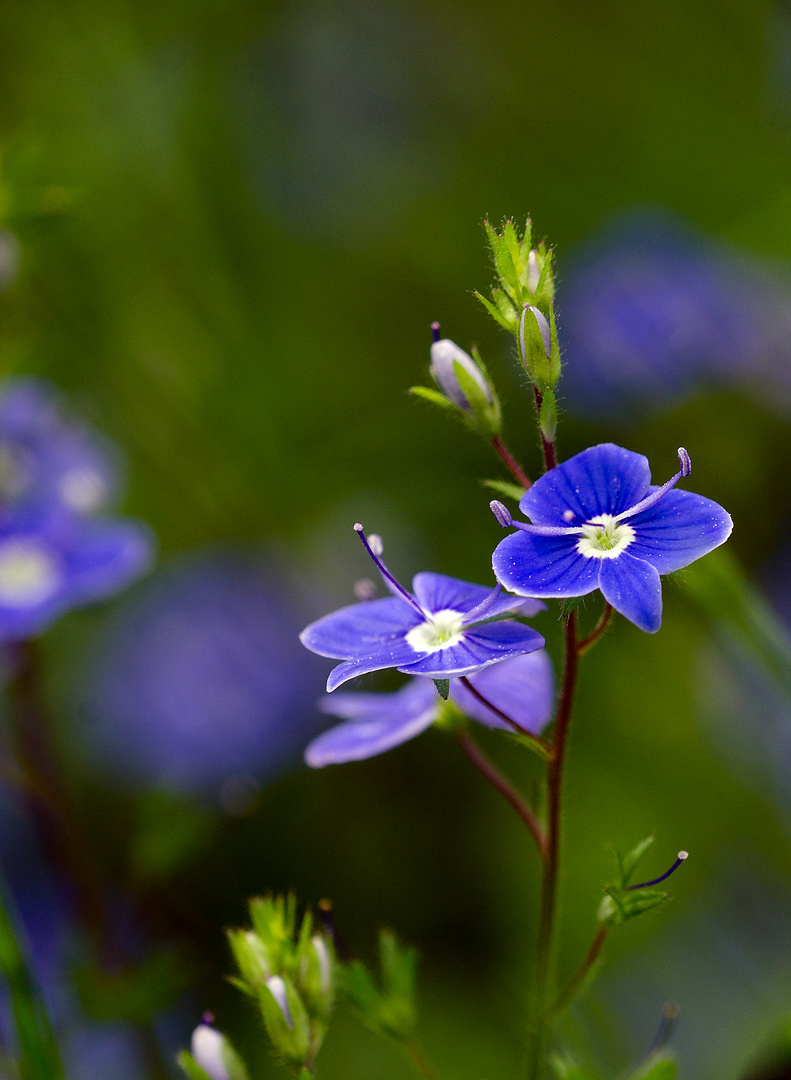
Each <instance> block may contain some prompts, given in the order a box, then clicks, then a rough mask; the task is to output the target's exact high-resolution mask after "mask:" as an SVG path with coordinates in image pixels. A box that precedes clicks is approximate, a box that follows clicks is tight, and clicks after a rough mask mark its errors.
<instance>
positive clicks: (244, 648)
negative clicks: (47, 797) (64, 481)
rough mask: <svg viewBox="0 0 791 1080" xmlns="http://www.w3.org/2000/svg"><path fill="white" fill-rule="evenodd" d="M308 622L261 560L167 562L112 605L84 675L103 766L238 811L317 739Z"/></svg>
mask: <svg viewBox="0 0 791 1080" xmlns="http://www.w3.org/2000/svg"><path fill="white" fill-rule="evenodd" d="M308 610H310V608H308ZM304 619H305V602H304V599H303V597H302V595H301V593H300V592H299V591H298V590H297V589H296V588H295V586H294V584H293V583H292V582H291V581H290V580H289V577H288V576H287V574H286V573H285V572H284V570H283V568H281V567H280V566H278V565H277V564H275V563H273V562H272V561H271V560H268V559H265V558H262V557H260V556H259V555H258V554H257V553H256V554H253V553H249V554H248V553H247V552H246V551H244V549H242V550H241V551H238V552H237V551H235V550H229V551H225V550H223V549H220V550H217V551H213V550H209V551H201V552H198V553H193V554H190V555H188V556H182V557H180V558H178V559H175V560H171V561H170V562H169V563H167V564H166V565H165V566H163V567H162V568H160V569H159V570H158V571H157V572H156V573H154V574H152V576H151V577H150V578H149V579H148V581H147V582H146V583H145V584H144V585H143V586H142V587H140V588H139V589H137V590H135V592H134V593H133V594H132V595H130V596H128V597H126V598H124V599H123V600H122V601H121V602H120V603H119V604H117V605H116V606H115V607H114V610H113V613H112V615H111V617H110V618H109V619H108V620H107V621H106V622H105V623H104V625H103V626H102V627H101V628H100V631H99V633H98V635H97V638H96V644H95V646H94V647H92V648H91V649H90V650H89V653H88V655H87V657H86V663H85V666H84V669H83V671H82V672H81V673H80V676H79V690H78V694H79V698H78V705H79V707H78V712H79V714H80V715H82V716H83V717H85V727H84V729H83V730H84V734H85V738H84V742H85V744H86V746H89V747H90V749H91V753H92V754H93V756H94V757H95V759H96V760H97V764H98V765H99V767H100V768H101V769H102V770H103V771H104V772H105V773H109V774H110V775H112V776H114V777H118V776H121V777H124V778H126V779H128V780H129V781H131V782H132V783H136V784H155V785H161V786H166V787H170V788H176V789H179V790H182V791H191V792H195V793H197V794H205V795H207V796H213V795H219V801H220V803H221V805H222V806H223V808H224V809H226V810H228V811H229V812H231V813H236V812H239V813H242V812H243V811H244V809H245V805H246V804H247V803H250V802H251V799H252V795H253V793H254V791H255V787H256V782H257V781H259V780H261V779H262V778H267V779H268V778H271V777H273V776H275V775H277V774H278V773H279V772H282V771H283V769H284V768H285V767H286V766H287V765H288V764H289V762H290V761H292V760H299V756H300V755H301V751H302V748H303V747H304V745H305V743H306V742H307V741H308V739H310V738H311V737H312V736H313V735H314V734H315V733H316V731H317V730H318V725H317V719H318V718H317V716H316V714H315V710H314V707H313V706H314V702H315V700H316V697H317V695H318V694H319V693H320V692H321V689H322V684H323V682H324V671H323V665H322V663H321V661H319V659H318V658H317V657H312V656H306V655H305V652H304V650H303V649H302V648H301V647H300V645H299V642H298V641H297V633H298V631H299V628H300V626H301V625H302V624H303V623H304ZM429 685H431V684H429Z"/></svg>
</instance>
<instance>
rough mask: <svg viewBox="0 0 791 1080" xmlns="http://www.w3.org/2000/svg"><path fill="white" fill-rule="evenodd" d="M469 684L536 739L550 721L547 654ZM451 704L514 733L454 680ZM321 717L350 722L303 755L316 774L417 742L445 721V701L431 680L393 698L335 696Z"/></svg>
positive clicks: (486, 672)
mask: <svg viewBox="0 0 791 1080" xmlns="http://www.w3.org/2000/svg"><path fill="white" fill-rule="evenodd" d="M470 683H471V684H472V685H473V686H474V687H475V689H476V690H477V691H478V693H479V694H481V695H482V696H483V697H484V698H486V700H487V701H489V702H491V703H492V704H493V705H495V706H496V707H497V708H498V709H499V710H500V711H501V712H504V713H505V714H506V715H507V716H510V717H511V718H512V719H513V720H514V721H515V723H516V724H518V725H519V727H521V728H522V729H523V730H524V731H528V732H530V734H532V735H538V734H539V733H540V732H541V731H542V730H543V728H544V727H545V726H546V725H547V724H548V723H549V720H550V718H551V715H552V705H553V700H554V688H553V678H552V665H551V663H550V660H549V657H548V656H547V654H546V652H545V651H544V650H541V651H540V652H534V653H530V654H529V655H527V656H517V657H515V658H514V659H513V660H506V661H505V662H504V663H502V664H496V665H494V666H493V667H488V668H484V669H483V671H479V672H478V674H477V675H473V676H472V677H471V678H470ZM450 700H451V701H452V702H453V704H454V705H455V706H456V707H457V708H458V709H460V710H461V712H463V713H465V715H467V716H469V717H470V718H471V719H473V720H477V721H478V722H479V723H480V724H485V725H486V726H487V727H496V728H505V729H506V730H507V731H510V730H511V728H510V727H509V725H508V724H506V723H505V721H504V720H501V719H500V717H499V716H497V714H496V713H494V712H492V710H491V709H490V708H488V707H487V706H486V705H484V704H483V703H482V702H481V701H480V699H479V698H476V697H475V695H474V694H473V693H472V692H471V691H470V690H469V689H468V688H467V687H466V686H465V685H464V683H463V682H461V681H460V680H458V679H456V680H454V681H453V682H452V683H451V684H450ZM319 708H320V709H321V710H322V712H326V713H329V714H330V715H331V716H340V717H342V718H343V719H345V720H346V721H347V722H346V723H345V724H338V725H337V726H336V727H333V728H330V730H329V731H325V732H324V734H323V735H319V737H318V738H317V739H314V740H313V742H312V743H310V745H309V746H308V748H307V749H306V750H305V761H306V762H307V764H308V765H310V766H311V767H312V768H314V769H320V768H322V767H323V766H324V765H337V764H340V763H341V762H344V761H362V760H364V759H365V758H370V757H375V756H376V755H377V754H383V753H384V752H385V751H386V750H392V748H393V747H394V746H400V745H401V743H404V742H406V741H407V740H408V739H413V738H414V737H415V736H416V735H419V734H420V733H421V731H425V730H426V728H427V727H430V726H431V725H432V724H433V723H434V721H435V720H438V719H439V718H440V717H441V715H442V710H443V708H444V705H443V702H442V699H441V698H440V697H439V695H438V694H437V691H436V690H435V689H434V687H433V685H432V684H431V683H430V682H429V681H428V680H427V679H419V678H416V679H412V680H411V681H410V682H408V683H407V684H406V686H403V687H402V688H401V689H400V690H397V691H396V692H395V693H393V694H333V695H328V696H327V697H326V698H324V699H323V700H322V701H321V702H320V703H319Z"/></svg>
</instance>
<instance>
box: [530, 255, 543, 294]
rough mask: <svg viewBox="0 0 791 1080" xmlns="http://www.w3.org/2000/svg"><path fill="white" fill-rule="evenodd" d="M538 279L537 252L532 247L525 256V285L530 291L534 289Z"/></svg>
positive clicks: (539, 269) (539, 272)
mask: <svg viewBox="0 0 791 1080" xmlns="http://www.w3.org/2000/svg"><path fill="white" fill-rule="evenodd" d="M540 280H541V267H540V266H539V265H538V252H537V251H536V249H535V248H533V249H532V251H531V252H530V254H529V255H528V257H527V287H528V289H529V290H530V292H531V293H534V292H535V291H536V289H537V288H538V283H539V281H540Z"/></svg>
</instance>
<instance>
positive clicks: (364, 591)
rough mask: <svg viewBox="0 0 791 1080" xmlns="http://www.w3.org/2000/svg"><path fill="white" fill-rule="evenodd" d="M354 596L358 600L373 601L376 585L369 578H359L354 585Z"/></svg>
mask: <svg viewBox="0 0 791 1080" xmlns="http://www.w3.org/2000/svg"><path fill="white" fill-rule="evenodd" d="M354 595H355V596H356V597H357V599H358V600H375V599H376V585H374V583H373V582H372V581H371V579H370V578H369V577H364V578H360V580H359V581H355V583H354Z"/></svg>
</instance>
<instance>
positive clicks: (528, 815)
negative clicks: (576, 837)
mask: <svg viewBox="0 0 791 1080" xmlns="http://www.w3.org/2000/svg"><path fill="white" fill-rule="evenodd" d="M456 741H457V742H458V744H459V746H460V747H461V748H462V750H463V751H464V753H465V754H466V755H467V757H468V758H469V759H470V761H471V762H472V763H473V765H474V766H475V768H476V769H477V770H478V772H479V773H481V775H482V776H484V777H485V778H486V779H487V780H488V781H489V783H490V784H491V785H492V787H493V788H495V790H497V791H499V792H500V794H501V795H502V797H503V798H504V799H505V800H506V802H508V803H510V804H511V806H512V807H513V808H514V810H516V812H517V814H518V815H519V816H520V818H521V819H522V821H524V823H525V825H527V827H528V829H529V830H530V832H531V833H532V834H533V839H534V840H535V842H536V846H537V847H538V853H539V855H540V856H541V858H542V859H544V858H546V852H547V838H546V836H545V835H544V830H543V828H542V827H541V823H540V822H539V820H538V817H537V816H536V814H535V812H534V810H533V808H532V807H531V806H530V805H529V803H528V802H527V801H526V800H525V799H523V798H522V796H521V795H520V794H519V792H518V791H517V790H516V788H515V787H514V786H513V785H512V784H511V782H510V780H508V779H506V777H505V776H503V774H502V773H501V772H500V770H499V769H498V768H497V766H496V765H495V764H494V762H493V761H490V759H489V758H488V757H487V756H486V754H485V753H484V752H483V750H481V748H480V747H479V746H478V744H477V743H476V742H475V740H474V739H473V738H472V736H470V735H468V734H467V733H466V732H459V734H458V735H457V736H456Z"/></svg>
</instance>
